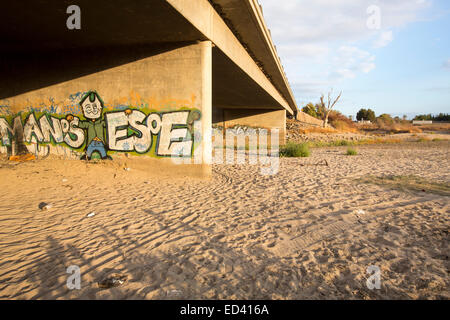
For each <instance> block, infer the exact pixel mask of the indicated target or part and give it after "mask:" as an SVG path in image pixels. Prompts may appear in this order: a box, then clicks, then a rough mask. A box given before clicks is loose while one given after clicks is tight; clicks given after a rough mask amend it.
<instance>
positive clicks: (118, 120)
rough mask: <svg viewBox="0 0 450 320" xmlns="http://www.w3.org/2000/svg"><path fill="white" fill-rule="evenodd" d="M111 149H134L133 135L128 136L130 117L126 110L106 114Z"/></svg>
mask: <svg viewBox="0 0 450 320" xmlns="http://www.w3.org/2000/svg"><path fill="white" fill-rule="evenodd" d="M106 123H107V128H108V130H107V131H108V142H109V149H111V150H115V151H133V148H134V146H133V143H134V141H133V137H128V134H127V127H128V117H127V115H126V114H125V112H116V113H108V114H106Z"/></svg>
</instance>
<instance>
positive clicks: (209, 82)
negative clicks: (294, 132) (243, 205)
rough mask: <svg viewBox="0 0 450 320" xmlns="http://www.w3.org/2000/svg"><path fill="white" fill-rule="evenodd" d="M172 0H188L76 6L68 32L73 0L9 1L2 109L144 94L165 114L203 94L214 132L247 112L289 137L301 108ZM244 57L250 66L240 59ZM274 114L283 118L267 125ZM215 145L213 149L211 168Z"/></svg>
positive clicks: (0, 31)
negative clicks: (85, 96)
mask: <svg viewBox="0 0 450 320" xmlns="http://www.w3.org/2000/svg"><path fill="white" fill-rule="evenodd" d="M202 1H203V0H202ZM169 2H178V3H182V2H183V1H176V0H173V1H163V0H150V1H149V0H146V1H144V0H117V1H113V2H111V1H109V0H98V1H87V0H84V1H77V5H79V6H80V8H81V30H68V29H67V27H66V20H67V18H68V16H69V14H67V13H66V9H67V7H68V6H69V5H71V4H72V3H71V1H61V0H59V1H48V0H47V1H46V0H36V1H33V2H31V3H27V8H26V9H24V8H23V6H24V4H22V3H19V2H9V3H8V4H4V5H3V8H2V11H1V13H0V35H1V38H2V41H1V42H0V50H1V52H2V59H1V61H0V72H1V74H2V77H1V78H0V105H3V106H4V107H6V108H9V111H8V112H9V113H10V114H11V113H17V112H20V111H23V110H25V109H24V108H25V107H31V108H34V107H43V106H44V107H49V106H48V104H49V102H48V101H44V100H45V99H47V98H48V100H49V101H55V100H56V101H60V102H61V104H62V105H64V106H66V105H69V102H68V99H69V97H71V96H73V94H75V93H77V92H86V91H90V90H96V91H97V92H98V93H99V94H100V95H101V96H102V98H103V99H104V100H105V104H108V103H109V104H110V105H112V104H123V103H125V104H129V105H132V102H136V101H135V100H137V98H136V97H139V98H140V100H139V102H142V101H144V100H145V99H150V100H152V99H153V100H152V101H158V103H155V104H152V106H153V107H154V108H153V109H155V110H157V111H161V112H166V111H173V110H174V108H177V107H181V108H183V103H181V104H180V103H179V105H177V104H176V103H175V105H174V104H173V103H167V101H177V102H180V101H192V97H193V96H194V97H195V99H196V100H195V102H193V103H192V105H190V107H192V108H195V109H198V110H201V112H202V127H203V128H204V129H205V130H206V129H207V128H208V127H211V125H212V124H213V123H214V122H215V123H219V124H220V123H222V124H225V125H227V123H228V122H227V121H229V123H230V125H231V124H233V125H234V124H236V123H239V121H238V120H239V117H240V115H242V118H243V119H245V121H243V122H245V123H243V125H252V126H254V127H258V126H262V127H264V126H269V127H277V128H281V129H282V130H284V127H283V126H284V125H285V116H286V112H288V113H290V114H292V110H293V109H292V108H290V107H289V105H288V104H287V103H286V101H285V100H283V98H281V95H279V93H278V91H277V90H275V89H274V87H271V84H270V82H268V80H267V79H266V78H265V77H260V76H261V75H260V74H259V73H258V71H259V70H257V69H259V68H257V67H256V65H252V64H251V63H248V61H249V60H248V58H249V56H245V54H243V53H242V52H241V51H239V50H237V49H236V50H234V51H232V53H233V54H230V52H231V51H229V50H226V49H223V48H221V47H220V46H217V45H214V44H215V43H216V41H215V40H214V39H210V38H211V36H206V35H205V31H204V30H199V29H198V28H199V26H198V25H196V26H194V25H195V23H193V22H192V21H189V20H188V19H187V18H186V17H185V16H184V15H183V14H182V13H181V12H180V8H179V7H178V8H177V9H175V7H174V6H173V4H169ZM186 3H189V1H188V2H186ZM211 8H212V7H211ZM210 14H211V15H213V13H210ZM214 14H215V13H214ZM216 18H217V17H216ZM212 20H213V19H212ZM210 27H211V28H212V27H215V29H216V30H220V28H219V27H218V26H210ZM227 32H230V31H229V30H227ZM226 35H227V36H229V34H228V33H227V34H226ZM214 37H218V38H220V37H225V35H221V34H216V35H215V36H214ZM211 40H212V41H211ZM234 40H236V39H234ZM238 49H239V48H238ZM239 54H241V55H243V60H242V61H245V63H241V60H240V59H236V57H237V56H238V55H239ZM255 70H256V71H255ZM261 74H262V73H261ZM255 75H256V76H255ZM130 92H134V93H130ZM115 95H120V99H119V97H117V96H115ZM133 95H134V96H133ZM44 98H45V99H44ZM127 98H128V100H127ZM119 100H120V101H119ZM113 101H114V103H113ZM34 102H36V103H37V104H39V105H36V106H35V105H33V103H34ZM71 102H73V101H71ZM147 102H148V101H147ZM184 107H186V103H184ZM233 110H234V111H233ZM236 110H240V111H239V112H238V111H236ZM266 111H267V112H266ZM272 111H278V112H275V113H270V112H272ZM1 112H2V110H1V109H0V116H1ZM59 112H61V113H62V114H63V115H64V113H65V112H64V111H61V110H59ZM258 115H262V117H259V116H258ZM272 116H275V117H276V120H271V121H269V120H267V119H270V118H271V117H272ZM249 119H250V121H249ZM258 119H261V121H258ZM231 120H233V121H231ZM205 138H208V137H207V136H206V137H205ZM210 147H211V146H210V145H208V143H206V144H205V148H204V149H206V150H205V151H204V155H203V158H204V160H205V162H208V159H207V158H208V153H209V152H210ZM208 149H209V150H208Z"/></svg>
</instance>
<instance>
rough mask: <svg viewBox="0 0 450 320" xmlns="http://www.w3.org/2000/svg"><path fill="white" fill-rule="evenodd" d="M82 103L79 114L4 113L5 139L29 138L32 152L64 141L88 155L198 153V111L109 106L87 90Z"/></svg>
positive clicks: (0, 128)
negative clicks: (113, 107) (195, 144)
mask: <svg viewBox="0 0 450 320" xmlns="http://www.w3.org/2000/svg"><path fill="white" fill-rule="evenodd" d="M79 106H80V110H81V112H82V115H79V116H77V115H72V114H67V115H65V116H60V115H52V114H49V113H43V112H36V111H32V112H28V113H26V114H23V113H20V114H18V115H16V116H9V117H0V141H1V144H2V145H3V146H6V147H8V146H11V144H12V143H14V142H22V141H23V142H24V143H25V145H26V147H27V149H28V151H29V152H32V153H39V152H41V151H42V149H43V148H44V150H45V146H46V145H49V144H51V145H54V146H64V147H68V148H69V149H71V150H73V151H77V152H78V153H80V154H81V157H80V158H81V159H87V160H90V159H91V158H92V157H93V156H94V155H97V157H98V156H99V157H100V158H101V159H111V156H110V155H109V153H111V152H135V153H136V154H153V155H155V156H157V157H172V156H175V155H176V156H183V157H191V156H192V153H193V148H194V144H193V140H194V139H193V137H194V132H193V131H194V127H195V126H194V122H196V121H198V120H200V118H201V114H200V111H198V110H180V111H173V112H165V113H158V112H147V113H146V112H145V111H144V110H133V109H132V108H127V109H125V110H120V111H105V105H104V102H103V100H102V99H101V97H100V96H99V95H98V94H97V92H95V91H90V92H87V93H86V94H84V95H83V96H82V97H81V101H80V102H79ZM39 148H40V150H39ZM180 150H181V151H180ZM47 151H48V150H47ZM180 152H181V154H180Z"/></svg>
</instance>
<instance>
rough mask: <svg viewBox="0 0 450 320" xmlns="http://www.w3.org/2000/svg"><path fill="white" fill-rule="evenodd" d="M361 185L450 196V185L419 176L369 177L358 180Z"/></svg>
mask: <svg viewBox="0 0 450 320" xmlns="http://www.w3.org/2000/svg"><path fill="white" fill-rule="evenodd" d="M357 181H358V182H360V183H368V184H376V185H379V186H383V187H386V188H390V189H395V190H401V191H414V192H427V193H433V194H439V195H443V196H450V184H449V183H438V182H433V181H428V180H426V179H423V178H421V177H417V176H385V177H374V176H368V177H364V178H360V179H358V180H357Z"/></svg>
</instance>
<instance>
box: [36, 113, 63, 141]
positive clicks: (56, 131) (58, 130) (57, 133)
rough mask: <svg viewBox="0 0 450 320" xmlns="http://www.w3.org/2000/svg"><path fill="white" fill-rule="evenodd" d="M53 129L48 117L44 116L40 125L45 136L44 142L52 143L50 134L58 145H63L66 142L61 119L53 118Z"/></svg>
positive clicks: (40, 120)
mask: <svg viewBox="0 0 450 320" xmlns="http://www.w3.org/2000/svg"><path fill="white" fill-rule="evenodd" d="M51 120H52V124H53V128H52V126H51V125H50V123H49V121H48V118H47V116H45V115H43V116H42V117H41V118H40V119H39V124H40V125H41V131H42V135H43V136H44V142H50V134H51V136H52V137H53V139H54V140H55V142H56V143H61V142H63V140H64V137H63V133H62V127H61V123H60V122H59V119H56V118H53V117H52V118H51Z"/></svg>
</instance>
